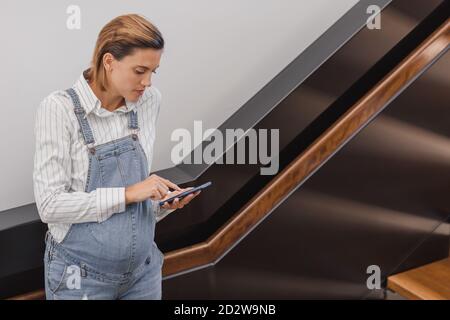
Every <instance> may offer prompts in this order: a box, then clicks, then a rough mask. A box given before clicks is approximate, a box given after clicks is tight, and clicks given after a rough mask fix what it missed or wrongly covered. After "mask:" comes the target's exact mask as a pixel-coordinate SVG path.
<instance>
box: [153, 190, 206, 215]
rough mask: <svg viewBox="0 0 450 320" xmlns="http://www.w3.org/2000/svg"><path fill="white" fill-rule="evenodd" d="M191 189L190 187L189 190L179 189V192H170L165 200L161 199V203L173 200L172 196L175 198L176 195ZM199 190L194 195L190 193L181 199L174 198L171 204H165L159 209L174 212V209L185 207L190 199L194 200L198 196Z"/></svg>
mask: <svg viewBox="0 0 450 320" xmlns="http://www.w3.org/2000/svg"><path fill="white" fill-rule="evenodd" d="M191 189H193V188H192V187H190V188H185V189H181V190H176V191H173V192H170V193H169V194H168V195H167V196H166V197H165V198H163V199H162V201H164V200H166V199H170V198H173V197H174V196H176V195H177V194H180V193H183V192H186V191H189V190H191ZM200 192H201V190H199V191H196V192H194V193H191V194H189V195H187V196H185V197H182V198H175V199H174V200H173V201H171V202H165V203H164V204H163V205H162V206H161V208H163V209H169V210H175V209H181V208H183V207H184V206H185V205H187V204H188V203H189V202H191V201H192V199H194V198H195V197H197V196H198V195H199V194H200Z"/></svg>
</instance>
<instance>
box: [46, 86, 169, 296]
mask: <svg viewBox="0 0 450 320" xmlns="http://www.w3.org/2000/svg"><path fill="white" fill-rule="evenodd" d="M69 90H71V89H69ZM69 90H68V92H69V94H70V96H71V98H72V101H73V102H74V107H75V108H74V111H75V112H76V114H77V118H78V121H79V123H80V128H81V130H82V134H83V137H84V138H85V142H86V145H87V146H88V151H89V152H88V155H89V170H88V173H87V174H88V178H87V183H86V189H85V191H86V192H91V191H93V190H95V189H96V188H108V187H126V186H129V185H132V184H135V183H137V182H139V181H142V180H144V179H145V178H147V177H148V175H149V172H148V166H147V158H146V155H145V153H144V151H143V149H142V147H141V144H140V143H139V139H138V136H137V134H136V132H137V130H139V128H138V127H137V124H138V121H137V113H136V112H135V111H132V112H129V127H130V129H132V130H133V134H131V135H129V136H126V137H123V138H121V139H117V140H114V141H110V142H108V143H105V144H102V145H95V141H94V137H93V134H92V131H91V129H90V126H89V124H88V122H87V119H86V117H85V116H84V115H83V112H84V110H83V109H82V108H81V106H80V105H79V101H77V98H78V97H77V96H76V93H75V91H73V90H71V91H69ZM155 224H156V218H155V214H154V212H153V206H152V202H151V200H149V199H148V200H146V201H143V202H139V203H132V204H129V205H127V206H126V210H125V212H121V213H117V214H114V215H112V216H111V217H110V218H109V219H107V220H105V221H103V222H101V223H97V222H89V223H77V224H72V226H71V228H70V230H69V231H68V233H67V235H66V236H65V238H64V239H63V240H62V242H60V243H58V242H56V241H55V240H54V239H53V238H52V236H51V234H50V233H49V232H48V233H47V236H46V252H45V257H44V267H45V290H46V296H47V299H161V281H162V279H161V268H162V264H163V261H164V255H163V254H162V252H161V251H160V250H159V249H158V247H157V245H156V244H155V242H154V234H155Z"/></svg>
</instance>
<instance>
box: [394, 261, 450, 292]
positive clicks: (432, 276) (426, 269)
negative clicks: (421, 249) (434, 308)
mask: <svg viewBox="0 0 450 320" xmlns="http://www.w3.org/2000/svg"><path fill="white" fill-rule="evenodd" d="M388 288H389V289H390V290H392V291H394V292H397V293H398V294H400V295H402V296H404V297H405V298H408V299H414V300H450V257H449V258H447V259H444V260H440V261H437V262H433V263H430V264H427V265H424V266H422V267H419V268H416V269H412V270H409V271H405V272H402V273H399V274H396V275H393V276H390V277H389V278H388Z"/></svg>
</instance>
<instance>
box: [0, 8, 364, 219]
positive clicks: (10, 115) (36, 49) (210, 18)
mask: <svg viewBox="0 0 450 320" xmlns="http://www.w3.org/2000/svg"><path fill="white" fill-rule="evenodd" d="M357 2H358V1H357V0H340V1H333V0H316V1H314V2H312V1H306V0H285V1H283V2H280V1H275V0H272V1H269V0H247V1H237V0H229V1H220V2H219V1H206V0H196V1H180V0H178V1H158V0H154V1H145V2H143V1H117V0H116V1H105V0H97V1H95V2H93V1H82V0H79V1H65V0H58V1H56V0H53V1H50V0H43V1H39V2H32V1H23V0H16V1H11V0H6V1H1V2H0V28H1V29H2V30H3V32H2V35H3V37H2V45H1V48H2V50H1V51H0V59H1V61H2V67H1V74H0V88H1V91H0V97H1V101H2V105H1V111H2V116H1V117H0V136H1V138H0V149H1V150H2V156H1V157H0V177H1V179H0V211H2V210H7V209H10V208H13V207H17V206H21V205H25V204H28V203H32V202H34V199H33V189H32V169H33V154H34V135H33V128H34V116H35V110H36V108H37V106H38V104H39V102H40V101H41V100H42V99H43V98H44V97H45V96H46V95H48V94H49V93H50V92H52V91H54V90H57V89H65V88H67V87H69V86H71V85H72V84H73V82H74V81H76V79H77V78H78V77H79V75H80V73H81V71H82V70H84V69H85V68H87V67H88V64H89V60H90V57H91V53H92V50H93V47H94V44H95V40H96V37H97V34H98V32H99V31H100V29H101V27H102V26H103V25H104V24H105V23H106V22H108V21H109V20H110V19H112V18H114V17H115V16H117V15H120V14H124V13H140V14H143V15H145V16H146V17H147V18H149V19H150V20H151V21H152V22H154V23H155V24H156V25H157V26H158V27H159V29H160V30H161V31H162V33H163V35H164V37H165V39H166V43H167V45H166V49H165V53H164V55H163V58H162V60H161V67H160V68H159V71H158V74H157V75H156V76H155V78H154V81H153V84H154V85H155V86H156V87H158V88H159V89H160V91H161V92H162V95H163V104H162V109H161V114H160V119H159V124H158V128H157V131H158V139H157V141H156V145H155V157H154V168H153V169H154V170H160V169H164V168H168V167H171V166H173V165H174V164H173V163H172V162H171V161H170V151H171V148H172V147H173V146H174V145H175V144H176V142H171V141H170V135H171V132H172V131H173V130H174V129H176V128H187V129H188V130H190V131H192V130H193V122H194V120H202V121H203V128H216V127H218V126H219V125H220V124H221V123H222V122H223V121H224V120H225V119H227V118H228V117H229V116H231V115H232V114H233V113H234V112H235V111H236V110H237V109H238V108H239V107H240V106H241V105H243V104H244V103H245V102H246V101H247V100H248V99H250V98H251V97H252V96H253V95H254V94H255V93H256V92H257V91H258V90H260V89H261V88H262V87H263V86H264V85H265V84H266V83H267V82H269V81H270V80H271V79H272V78H273V77H274V76H275V75H276V74H277V73H278V72H279V71H280V70H281V69H283V68H284V67H285V66H287V65H288V64H289V63H290V62H291V61H292V60H293V59H294V58H295V57H296V56H297V55H298V54H300V53H301V52H302V51H303V50H304V49H305V48H307V47H308V46H309V45H310V44H311V43H312V42H313V41H314V40H316V39H317V38H318V37H319V36H320V35H321V34H322V33H323V32H324V31H325V30H326V29H327V28H329V27H330V26H331V25H332V24H333V23H334V22H336V21H337V20H338V19H339V18H340V17H341V16H342V15H343V14H344V13H345V12H347V11H348V10H349V9H350V8H351V7H352V6H353V5H354V4H356V3H357ZM70 5H78V6H79V8H80V9H81V28H80V29H78V30H69V29H68V28H67V26H66V22H67V19H68V17H69V15H70V14H68V13H66V10H67V8H68V7H69V6H70ZM180 115H182V116H180ZM193 147H194V146H193Z"/></svg>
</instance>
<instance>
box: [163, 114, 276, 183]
mask: <svg viewBox="0 0 450 320" xmlns="http://www.w3.org/2000/svg"><path fill="white" fill-rule="evenodd" d="M279 136H280V134H279V130H278V129H271V130H267V129H259V130H256V129H253V128H252V129H249V130H248V131H244V130H243V129H226V130H225V137H224V136H223V133H222V132H221V131H219V130H217V129H207V130H205V131H204V132H203V127H202V121H194V137H191V133H190V132H189V130H187V129H183V128H179V129H175V130H174V131H173V132H172V135H171V140H172V141H176V142H178V143H177V144H176V145H175V146H174V147H173V148H172V152H171V160H172V162H173V163H175V164H177V163H181V162H182V163H185V164H191V163H194V164H203V163H207V164H212V163H217V164H223V160H224V159H223V157H222V154H223V153H224V152H226V159H225V162H226V164H257V163H258V160H259V163H261V164H262V165H264V166H268V165H269V164H270V166H269V167H262V168H261V169H260V173H261V174H262V175H275V174H276V173H277V172H278V168H279V158H278V156H279ZM269 138H270V140H269ZM202 141H206V142H207V145H206V147H205V148H204V149H203V146H202ZM235 141H238V142H237V143H236V148H237V152H236V154H235ZM269 143H270V152H269ZM197 145H198V146H199V147H197V148H195V149H194V152H193V153H194V154H193V156H194V159H192V157H191V156H189V155H190V154H191V150H192V147H193V146H197ZM226 146H228V147H229V148H230V149H229V150H224V147H226ZM230 146H231V147H230ZM246 147H247V148H246ZM246 149H248V152H246ZM235 158H236V159H235ZM247 158H248V162H246V159H247Z"/></svg>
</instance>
